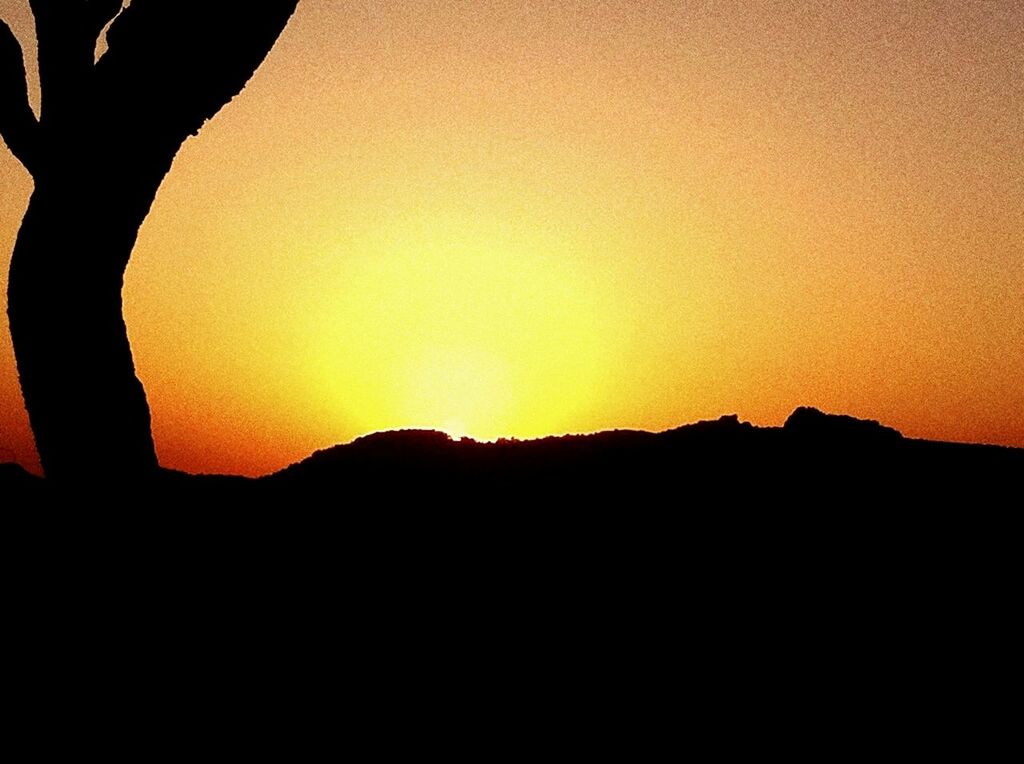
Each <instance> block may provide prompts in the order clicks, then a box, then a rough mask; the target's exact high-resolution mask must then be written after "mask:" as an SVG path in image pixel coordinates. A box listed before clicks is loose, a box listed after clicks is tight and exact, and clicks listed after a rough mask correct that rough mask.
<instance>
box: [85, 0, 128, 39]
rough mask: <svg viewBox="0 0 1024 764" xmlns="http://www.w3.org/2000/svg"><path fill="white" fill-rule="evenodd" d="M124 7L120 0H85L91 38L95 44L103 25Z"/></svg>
mask: <svg viewBox="0 0 1024 764" xmlns="http://www.w3.org/2000/svg"><path fill="white" fill-rule="evenodd" d="M123 7H124V3H123V2H122V0H87V5H86V14H87V17H88V20H89V24H90V31H91V32H92V40H93V43H94V44H95V42H96V39H97V38H98V37H99V35H100V32H102V31H103V27H105V26H106V25H107V24H109V23H110V20H111V19H112V18H114V16H116V15H117V14H119V13H120V12H121V9H122V8H123Z"/></svg>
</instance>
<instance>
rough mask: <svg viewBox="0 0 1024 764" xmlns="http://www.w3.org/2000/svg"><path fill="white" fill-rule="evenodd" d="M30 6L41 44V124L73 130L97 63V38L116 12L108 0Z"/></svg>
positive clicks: (39, 0)
mask: <svg viewBox="0 0 1024 764" xmlns="http://www.w3.org/2000/svg"><path fill="white" fill-rule="evenodd" d="M29 6H31V8H32V13H33V15H34V16H35V17H36V39H37V40H38V41H39V84H40V87H41V89H42V94H43V109H42V112H43V113H42V122H43V124H44V125H46V126H47V129H50V127H52V126H53V125H54V123H57V124H58V125H60V126H61V127H67V129H73V127H72V125H73V123H75V122H77V120H76V119H75V117H76V110H77V109H78V107H79V106H80V104H81V102H82V99H83V98H84V95H85V92H84V91H85V89H86V86H87V82H88V78H89V75H90V73H91V71H92V67H93V63H94V62H95V58H96V38H97V37H98V36H99V33H100V30H101V29H103V27H104V26H105V25H106V23H107V22H108V21H109V20H110V19H111V18H113V15H114V13H116V11H114V12H110V11H111V4H110V3H108V2H106V1H105V0H100V1H99V2H87V0H29ZM108 12H110V13H109V15H107V14H108ZM104 17H106V18H104ZM101 21H102V23H101Z"/></svg>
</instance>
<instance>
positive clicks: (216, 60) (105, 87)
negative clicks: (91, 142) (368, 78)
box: [96, 0, 298, 151]
mask: <svg viewBox="0 0 1024 764" xmlns="http://www.w3.org/2000/svg"><path fill="white" fill-rule="evenodd" d="M297 4H298V0H262V1H261V2H259V3H255V2H247V1H245V0H133V2H132V3H131V5H129V6H128V7H127V8H125V10H124V12H123V13H121V15H120V16H118V17H117V18H116V19H115V20H114V23H113V24H112V25H111V27H110V31H109V32H108V34H107V42H108V44H109V48H108V50H107V53H106V54H105V55H104V56H103V58H101V59H100V60H99V62H98V63H97V65H96V74H97V100H98V101H99V102H103V101H104V100H105V103H104V105H103V107H102V108H103V110H104V112H105V113H107V114H109V115H112V116H114V118H115V122H114V124H117V125H119V126H120V128H121V129H122V130H129V131H130V134H132V135H139V136H141V135H149V136H150V137H151V138H152V139H153V140H154V141H157V142H159V143H161V144H163V145H166V146H172V145H173V150H174V151H176V150H177V148H178V146H179V145H180V143H181V142H182V141H183V140H185V139H186V138H187V137H188V136H189V135H190V134H195V133H197V132H198V131H199V128H200V127H202V125H203V123H204V122H205V121H206V120H208V119H210V118H211V117H213V116H214V115H215V114H216V113H217V112H218V111H219V110H220V109H221V108H222V107H223V106H224V105H225V104H226V103H228V101H230V100H231V99H232V98H234V97H235V96H236V95H237V94H238V93H239V92H240V91H241V90H242V88H244V87H245V84H246V83H247V82H248V80H249V78H250V77H252V75H253V73H254V72H255V71H256V69H257V67H259V65H260V64H261V63H262V62H263V59H264V58H265V57H266V56H267V53H268V52H269V51H270V49H271V47H273V45H274V42H275V41H276V40H277V38H278V36H279V35H280V34H281V31H282V30H283V29H284V27H285V25H286V24H287V23H288V19H289V18H290V17H291V15H292V13H294V11H295V7H296V5H297Z"/></svg>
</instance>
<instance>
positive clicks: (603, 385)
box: [0, 0, 1024, 474]
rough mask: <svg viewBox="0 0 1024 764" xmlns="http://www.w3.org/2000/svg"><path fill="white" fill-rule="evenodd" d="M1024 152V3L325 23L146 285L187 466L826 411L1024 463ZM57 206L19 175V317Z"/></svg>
mask: <svg viewBox="0 0 1024 764" xmlns="http://www.w3.org/2000/svg"><path fill="white" fill-rule="evenodd" d="M0 15H2V17H3V18H4V19H6V20H7V21H8V22H9V23H10V24H11V25H12V26H13V27H14V29H15V31H16V33H17V34H18V35H19V38H20V39H21V40H22V42H23V44H24V45H25V46H26V48H27V49H29V55H34V54H33V52H32V26H31V17H30V14H29V13H28V8H27V3H26V2H23V1H19V0H0ZM183 54H187V52H185V51H183ZM33 88H35V86H34V85H33ZM33 92H34V97H37V92H36V91H35V89H34V91H33ZM1022 136H1024V3H1020V2H1019V0H1001V1H993V2H970V1H968V0H957V1H956V2H952V1H951V2H870V1H867V0H858V1H857V2H852V1H851V2H843V1H841V0H833V1H832V2H827V3H811V2H750V1H749V0H746V1H739V0H737V1H735V2H713V1H711V0H707V1H705V2H667V1H663V0H649V1H643V0H605V1H603V2H557V1H555V0H544V1H543V2H527V1H524V0H504V1H499V2H439V1H437V2H433V1H426V0H406V1H405V2H401V3H398V2H396V3H384V2H366V1H364V2H345V1H341V0H339V1H336V2H329V1H327V0H302V2H300V4H299V11H298V13H297V14H296V16H295V17H294V19H293V20H292V22H291V24H290V26H289V27H288V28H287V29H286V31H285V32H284V34H283V35H282V37H281V39H280V41H279V43H278V45H277V46H276V47H275V49H274V50H273V52H272V53H271V54H270V56H269V58H268V59H267V61H266V63H265V64H264V65H263V67H262V68H261V69H260V70H259V72H258V73H257V75H256V77H255V78H254V79H253V81H252V82H251V83H250V85H249V87H248V89H247V90H246V91H245V92H244V93H243V94H242V95H241V96H240V97H239V98H237V99H236V100H235V101H234V102H232V103H231V104H230V105H229V106H228V107H226V108H225V109H224V110H223V111H222V112H221V113H220V115H219V116H217V117H216V119H215V120H214V121H213V122H211V123H210V124H209V125H207V127H206V128H205V129H204V130H203V132H202V133H201V134H200V136H199V137H198V138H193V139H190V140H189V141H188V142H187V143H186V145H185V146H184V148H183V149H182V151H181V153H180V154H179V156H178V159H177V160H176V162H175V165H174V168H173V169H172V171H171V173H170V175H169V176H168V178H167V180H166V181H165V183H164V185H163V187H162V189H161V191H160V193H159V195H158V197H157V200H156V204H155V205H154V207H153V211H152V213H151V215H150V217H149V219H148V220H147V221H146V223H145V225H144V227H143V229H142V232H141V236H140V239H139V244H138V246H137V248H136V250H135V254H134V255H133V258H132V262H131V264H130V266H129V268H128V272H127V275H126V286H125V303H126V306H125V311H126V319H127V322H128V328H129V333H130V335H131V340H132V345H133V348H134V351H135V358H136V365H137V368H138V372H139V376H140V377H141V379H142V381H143V382H144V384H145V386H146V390H147V393H148V396H149V401H150V405H151V407H152V412H153V428H154V435H155V438H156V444H157V451H158V453H159V455H160V458H161V461H162V462H163V463H164V464H165V465H166V466H170V467H177V468H183V469H188V470H193V471H221V472H224V471H227V472H237V473H245V474H259V473H264V472H267V471H270V470H273V469H277V468H280V467H282V466H284V465H286V464H288V463H290V462H292V461H296V460H298V459H300V458H302V457H304V456H306V455H308V454H309V453H310V452H311V451H313V450H314V449H316V448H323V447H326V446H329V445H333V444H335V443H339V442H345V441H348V440H351V439H352V438H354V437H356V436H358V435H360V434H363V433H366V432H369V431H373V430H378V429H388V428H396V427H409V426H426V427H436V428H440V429H445V430H448V431H450V432H452V433H454V434H470V435H473V436H476V437H480V438H493V437H497V436H500V435H511V436H519V437H527V436H536V435H544V434H549V433H562V432H568V431H573V432H582V431H593V430H598V429H604V428H611V427H636V428H645V429H664V428H667V427H671V426H674V425H677V424H680V423H684V422H689V421H694V420H696V419H702V418H713V417H718V416H719V415H721V414H724V413H737V414H739V415H740V417H741V418H742V419H745V420H749V421H753V422H755V423H758V424H780V423H781V422H782V421H783V420H784V419H785V418H786V416H787V415H788V414H789V413H790V412H791V411H792V409H793V408H795V407H796V406H798V405H814V406H818V407H820V408H822V409H825V410H828V411H834V412H844V413H849V414H853V415H855V416H860V417H867V418H872V419H880V420H882V421H884V422H885V423H887V424H890V425H892V426H895V427H897V428H899V429H900V430H902V431H903V432H904V433H905V434H907V435H910V436H917V437H928V438H941V439H948V440H967V441H984V442H991V443H1003V444H1011V445H1017V446H1024V384H1022V382H1021V380H1024V138H1022ZM30 191H31V180H30V179H29V177H28V175H27V174H26V173H25V171H24V170H22V169H21V167H20V165H18V164H17V162H16V160H14V159H13V158H12V157H11V156H10V154H9V153H8V152H7V151H6V150H0V253H2V256H0V268H2V271H3V275H2V276H0V287H2V288H3V289H4V291H6V271H7V267H8V263H9V256H10V251H11V248H12V247H13V243H14V237H15V235H16V233H17V229H18V225H19V222H20V219H21V215H22V214H23V212H24V209H25V206H26V204H27V200H28V196H29V193H30ZM11 458H15V459H17V460H19V461H21V462H22V463H24V464H26V465H28V466H36V465H37V462H36V457H35V454H34V450H33V446H32V440H31V434H30V431H29V429H28V423H27V417H26V415H25V412H24V409H23V406H22V402H21V396H20V392H19V389H18V385H17V377H16V373H15V368H14V360H13V351H12V349H11V346H10V339H9V333H8V329H7V324H6V315H3V317H2V318H0V461H4V460H8V459H11Z"/></svg>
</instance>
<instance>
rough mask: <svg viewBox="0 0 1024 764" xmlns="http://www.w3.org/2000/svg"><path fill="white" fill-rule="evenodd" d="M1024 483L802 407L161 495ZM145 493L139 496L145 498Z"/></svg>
mask: <svg viewBox="0 0 1024 764" xmlns="http://www.w3.org/2000/svg"><path fill="white" fill-rule="evenodd" d="M1022 476H1024V449H1012V448H1003V447H998V446H980V445H965V444H953V443H940V442H932V441H923V440H913V439H908V438H904V437H903V436H902V435H901V434H900V433H899V432H897V431H896V430H894V429H891V428H889V427H885V426H883V425H881V424H879V423H877V422H873V421H865V420H859V419H854V418H852V417H847V416H836V415H828V414H823V413H821V412H819V411H817V410H815V409H810V408H800V409H797V410H796V411H795V412H794V413H793V414H792V415H791V416H790V418H789V419H788V420H787V422H786V423H785V425H784V426H783V427H781V428H775V427H755V426H753V425H751V424H749V423H745V422H740V421H739V419H738V418H737V417H736V416H726V417H722V418H721V419H719V420H717V421H707V422H699V423H697V424H692V425H686V426H683V427H679V428H677V429H673V430H668V431H666V432H661V433H650V432H643V431H633V430H615V431H610V432H602V433H597V434H594V435H566V436H561V437H548V438H541V439H538V440H528V441H518V440H500V441H498V442H496V443H479V442H476V441H473V440H470V439H465V438H464V439H461V440H453V439H452V438H450V437H449V436H448V435H446V434H444V433H440V432H434V431H424V430H404V431H396V432H384V433H376V434H373V435H368V436H366V437H362V438H359V439H357V440H356V441H354V442H352V443H350V444H347V445H342V446H335V447H333V448H329V449H326V450H323V451H318V452H317V453H315V454H313V455H312V456H310V457H309V458H308V459H305V460H304V461H302V462H299V463H297V464H294V465H292V466H290V467H288V468H286V469H284V470H282V471H280V472H278V473H276V474H273V475H269V476H266V477H263V478H260V479H256V480H250V479H245V478H238V477H227V476H191V475H185V474H183V473H176V472H171V471H167V472H166V473H165V474H164V477H163V479H162V481H161V482H160V484H159V493H160V494H161V496H164V497H167V498H179V497H180V498H188V499H190V500H191V499H196V500H200V499H204V498H208V499H211V500H217V501H221V500H224V501H230V500H235V499H239V500H242V499H244V500H249V499H256V498H264V497H266V498H271V499H275V500H278V499H280V500H283V501H288V500H297V499H308V500H309V501H312V502H315V504H316V505H318V506H327V507H329V508H332V509H344V510H350V511H359V512H365V511H368V510H372V509H373V508H374V507H378V506H389V505H396V504H405V505H409V506H419V507H422V508H423V509H424V510H426V509H429V508H430V507H432V506H434V505H433V504H432V502H436V501H440V502H442V503H447V504H450V505H458V506H479V507H481V508H483V507H488V506H513V505H515V506H518V507H523V508H532V507H552V506H563V507H567V508H573V509H579V508H589V509H597V508H604V507H607V506H609V505H615V506H619V507H621V508H624V509H628V508H631V507H641V506H642V507H649V508H667V509H689V510H694V509H708V508H715V507H728V506H732V505H734V504H737V503H742V504H744V505H747V506H756V507H763V508H764V509H766V510H768V509H771V508H775V507H777V506H780V503H781V506H787V505H799V506H822V507H824V506H836V507H842V506H845V505H847V504H848V503H849V502H856V503H857V504H858V505H859V506H867V507H871V506H887V505H891V504H893V503H895V502H900V503H903V502H914V501H940V502H949V501H957V502H961V503H964V502H967V503H970V502H979V501H983V502H985V503H986V504H991V505H1000V504H1005V505H1006V506H1014V504H1015V502H1017V501H1019V499H1018V498H1016V494H1015V493H1014V491H1015V489H1016V488H1018V487H1019V484H1020V481H1021V477H1022ZM0 491H2V492H3V495H6V496H8V497H13V496H16V495H20V496H24V497H31V496H33V495H35V496H45V495H49V494H50V493H51V489H50V486H48V485H47V482H46V481H44V480H40V479H38V478H34V477H32V476H30V475H28V474H27V473H25V472H24V471H23V470H21V469H20V468H18V467H15V466H13V465H6V466H3V467H0ZM137 491H138V488H137V487H136V489H135V490H134V491H133V492H132V494H133V495H135V496H138V497H142V496H144V495H145V493H144V492H142V493H138V492H137ZM72 492H73V489H72ZM1007 492H1009V493H1007ZM61 493H64V494H66V493H67V491H64V490H62V491H61Z"/></svg>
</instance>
